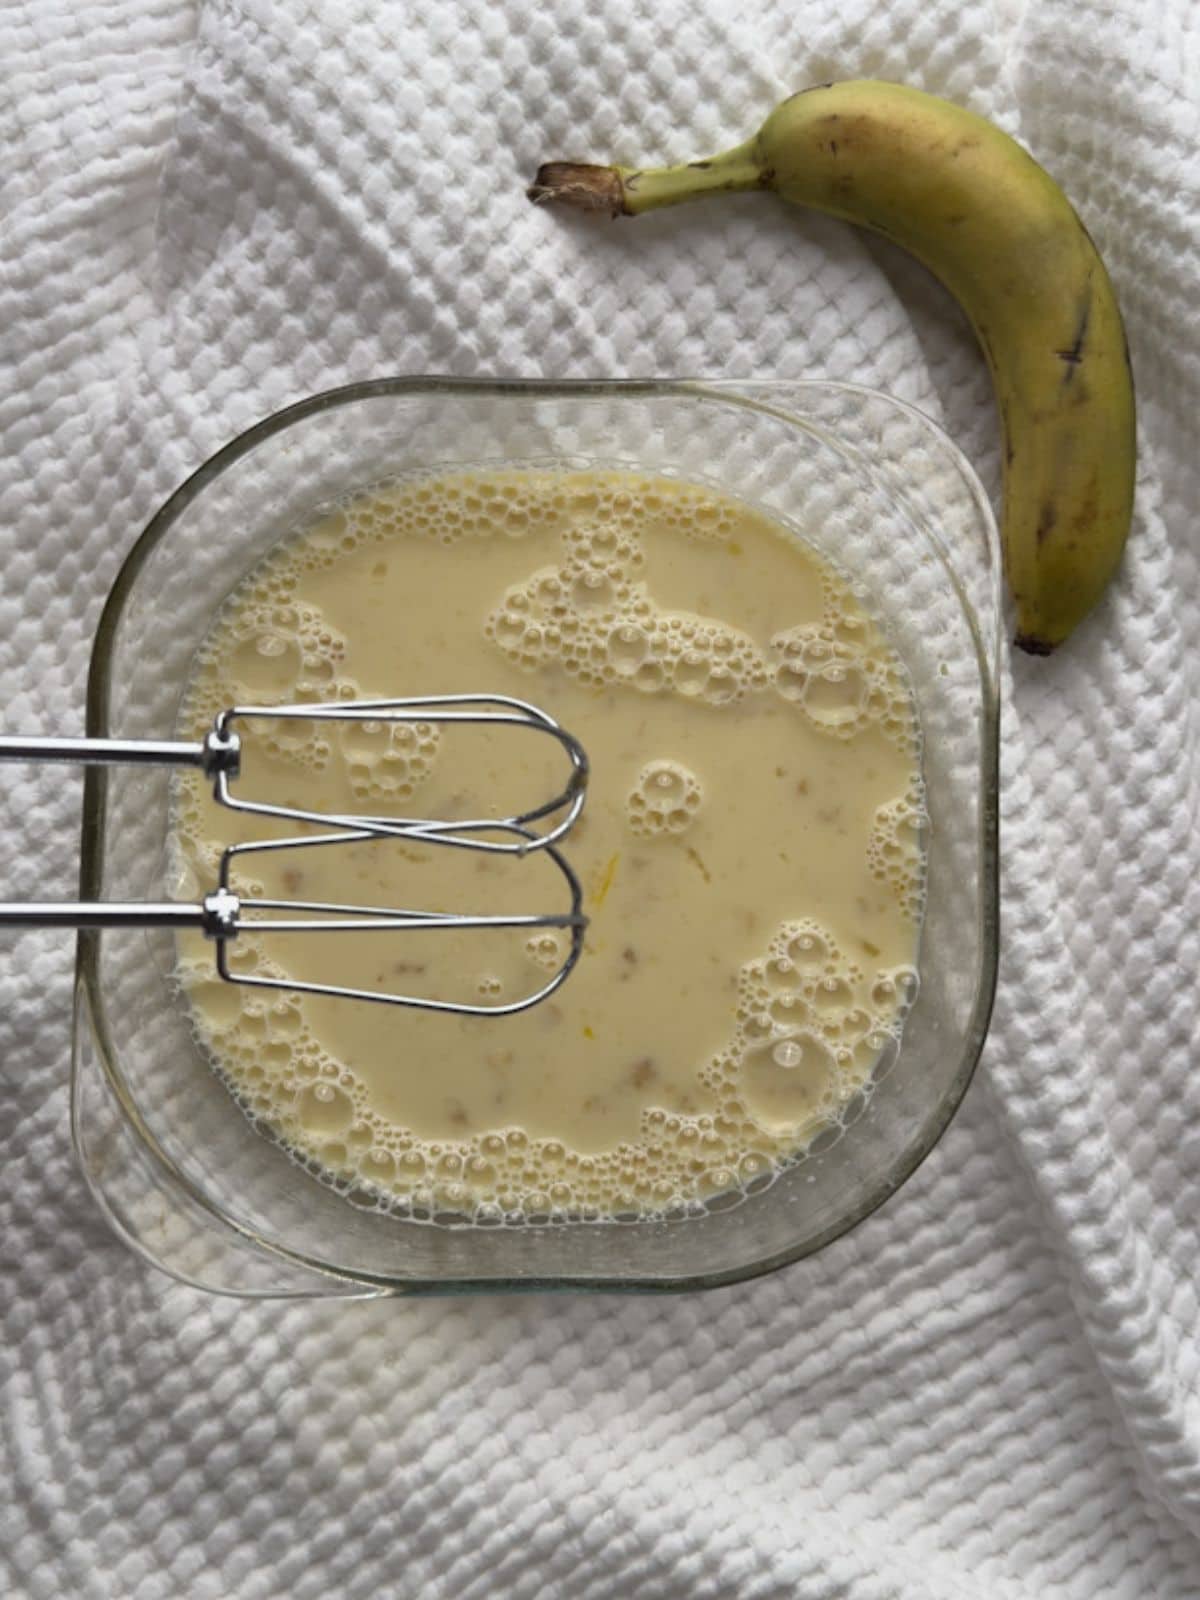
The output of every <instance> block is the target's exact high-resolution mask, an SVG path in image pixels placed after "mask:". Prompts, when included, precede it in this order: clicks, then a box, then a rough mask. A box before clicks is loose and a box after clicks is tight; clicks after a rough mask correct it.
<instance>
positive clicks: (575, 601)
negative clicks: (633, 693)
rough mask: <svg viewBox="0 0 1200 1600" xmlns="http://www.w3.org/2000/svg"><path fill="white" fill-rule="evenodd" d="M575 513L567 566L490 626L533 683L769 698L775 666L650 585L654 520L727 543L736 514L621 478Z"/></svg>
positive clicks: (539, 574) (723, 699)
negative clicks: (540, 679)
mask: <svg viewBox="0 0 1200 1600" xmlns="http://www.w3.org/2000/svg"><path fill="white" fill-rule="evenodd" d="M646 481H647V482H655V481H656V480H646ZM567 505H568V508H569V513H570V515H569V518H568V520H567V522H566V523H565V525H564V527H563V529H562V559H561V560H560V561H559V562H558V564H557V565H554V566H546V567H542V568H540V569H539V570H538V571H536V572H534V573H533V574H532V575H531V576H530V577H529V578H528V579H526V580H525V581H524V582H522V583H518V584H514V585H512V586H511V587H510V588H509V589H508V590H507V592H506V593H505V595H504V597H503V599H502V600H501V602H500V604H499V605H498V606H496V607H495V608H494V609H493V611H492V612H491V613H490V614H489V616H488V618H487V620H486V622H485V624H484V627H485V632H486V634H487V637H488V638H489V639H491V640H492V641H493V642H494V643H495V644H496V645H497V646H498V648H499V649H500V650H502V651H503V652H504V654H505V655H506V656H507V657H508V659H509V660H510V661H512V662H514V663H515V664H516V665H518V666H520V667H522V668H524V669H525V670H527V671H530V672H532V671H536V670H537V669H539V668H544V667H547V666H550V665H554V666H558V667H561V668H562V669H563V670H565V671H566V672H567V673H568V675H569V676H571V677H572V678H574V679H576V680H577V681H578V682H580V683H583V684H586V685H588V686H591V687H595V688H602V687H607V686H611V685H616V684H624V685H628V686H630V687H632V688H634V689H638V690H640V691H642V692H643V693H644V694H670V693H674V694H679V695H683V696H686V697H687V698H689V699H696V700H701V701H705V702H707V703H708V704H710V705H715V706H726V705H733V704H735V703H736V702H737V701H739V700H741V699H742V698H743V697H744V696H745V695H746V694H747V693H750V692H754V691H760V690H763V689H765V688H766V687H767V685H768V683H769V681H770V669H769V666H768V662H767V658H766V655H765V654H764V652H763V651H762V650H761V649H760V648H759V646H758V645H757V644H756V643H755V642H754V640H753V639H751V638H750V637H749V636H748V635H746V634H744V633H742V632H740V631H739V630H738V629H736V628H732V627H730V626H728V625H727V624H726V623H723V622H721V621H719V620H717V619H715V618H711V617H701V616H697V615H694V614H692V613H689V612H678V611H671V610H668V609H666V608H664V607H662V606H661V605H659V604H658V603H657V602H656V600H655V599H654V597H653V595H652V594H651V592H650V589H649V586H648V584H647V583H646V581H645V579H644V578H643V577H642V576H641V572H642V569H643V567H644V565H645V553H644V550H643V548H642V541H643V536H644V532H645V528H646V526H647V523H648V521H649V522H651V523H661V524H662V525H664V526H669V527H673V528H676V529H678V530H679V531H681V532H683V533H685V534H690V535H692V536H693V537H696V538H699V539H707V540H712V541H717V540H722V539H728V538H729V537H730V533H731V531H732V528H733V527H734V525H735V515H734V508H733V507H732V504H722V503H720V502H718V501H716V500H714V499H713V497H712V496H710V495H708V494H706V493H704V492H703V491H700V490H695V489H692V488H691V487H690V486H688V485H685V484H671V483H667V482H666V481H665V480H663V481H661V482H660V483H659V487H658V489H657V490H654V489H650V488H646V487H643V486H641V485H638V484H636V483H635V480H630V479H626V480H624V481H622V480H621V479H620V478H619V477H617V476H616V475H614V476H613V478H612V480H611V481H610V482H609V483H607V484H606V483H605V481H604V480H595V487H594V488H591V489H589V490H588V491H585V492H577V493H575V494H573V495H571V496H569V497H568V500H567Z"/></svg>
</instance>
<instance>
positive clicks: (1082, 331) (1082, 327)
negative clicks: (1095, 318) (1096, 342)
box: [1054, 275, 1092, 385]
mask: <svg viewBox="0 0 1200 1600" xmlns="http://www.w3.org/2000/svg"><path fill="white" fill-rule="evenodd" d="M1091 320H1092V280H1091V276H1090V275H1089V277H1088V283H1087V292H1086V296H1085V299H1084V302H1083V305H1082V307H1081V308H1080V312H1079V321H1078V324H1077V325H1076V328H1075V337H1074V338H1073V339H1072V340H1071V343H1070V344H1069V345H1067V347H1066V349H1065V350H1056V351H1055V352H1054V354H1055V355H1056V356H1057V357H1058V359H1059V360H1060V361H1063V362H1065V363H1066V368H1067V370H1066V372H1064V373H1063V380H1062V381H1063V384H1064V385H1066V384H1069V383H1070V382H1071V380H1072V378H1074V376H1075V369H1076V367H1077V366H1078V365H1079V364H1080V362H1081V361H1082V360H1083V350H1084V345H1085V344H1086V343H1087V336H1088V325H1089V323H1090V322H1091Z"/></svg>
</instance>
